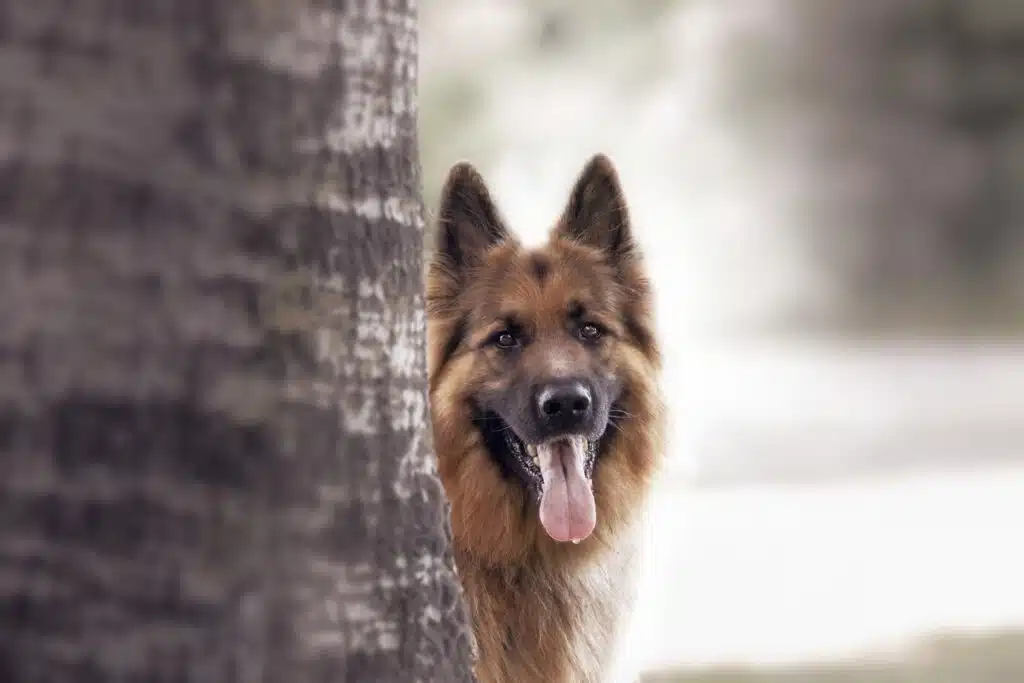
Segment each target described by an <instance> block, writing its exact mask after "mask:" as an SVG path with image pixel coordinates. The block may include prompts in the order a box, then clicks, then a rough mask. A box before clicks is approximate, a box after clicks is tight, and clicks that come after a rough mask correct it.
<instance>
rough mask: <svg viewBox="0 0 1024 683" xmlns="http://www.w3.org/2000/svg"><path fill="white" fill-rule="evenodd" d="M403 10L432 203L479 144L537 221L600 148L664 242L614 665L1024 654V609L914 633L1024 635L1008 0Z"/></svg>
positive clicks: (1001, 621)
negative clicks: (635, 584) (631, 550)
mask: <svg viewBox="0 0 1024 683" xmlns="http://www.w3.org/2000/svg"><path fill="white" fill-rule="evenodd" d="M421 22H422V23H421V26H422V29H421V31H422V32H421V51H422V56H421V86H420V92H421V98H420V117H421V126H422V128H421V138H422V156H423V165H424V184H425V192H426V199H427V204H428V208H429V209H431V210H432V209H433V207H434V206H435V204H436V199H437V193H438V192H439V188H440V183H441V182H442V179H443V176H444V174H445V172H446V171H447V169H448V168H449V167H450V166H451V165H452V164H453V163H455V162H456V161H458V160H461V159H468V160H470V161H472V162H473V163H474V164H475V165H476V166H477V167H478V168H479V169H480V170H481V172H482V173H483V175H484V176H485V178H486V179H487V181H488V183H489V185H490V186H491V188H492V191H493V193H494V195H495V198H496V200H497V202H498V204H499V206H500V208H501V210H502V212H503V213H504V214H505V216H506V218H507V219H508V221H509V223H510V224H511V226H512V227H513V228H514V229H515V230H516V231H518V232H519V233H520V234H521V235H522V236H523V237H524V238H525V239H526V240H527V241H530V242H537V241H539V240H541V239H543V237H544V235H545V234H546V231H547V229H548V228H549V227H550V225H551V222H552V221H553V220H554V218H555V217H556V215H557V214H558V212H559V210H560V209H561V208H562V204H563V202H564V201H565V199H566V196H567V193H568V190H569V187H570V184H571V183H572V181H573V179H574V178H575V176H576V174H577V173H578V172H579V170H580V168H581V167H582V165H583V163H584V162H585V161H586V160H587V158H589V157H590V156H591V155H592V154H593V153H595V152H604V153H606V154H608V155H609V156H610V157H611V158H612V159H613V161H614V162H615V164H616V166H617V167H618V169H619V172H620V175H621V178H622V182H623V186H624V189H625V192H626V196H627V199H628V200H629V203H630V211H631V213H632V216H633V220H634V223H635V230H636V234H637V237H638V239H639V240H640V241H641V243H642V245H643V247H644V250H645V253H646V255H647V259H648V262H649V264H650V269H651V273H652V278H653V280H654V284H655V288H656V291H657V296H658V319H659V328H660V332H661V343H662V345H663V347H664V349H665V354H666V372H665V377H664V385H665V387H666V391H667V394H668V395H669V399H670V409H671V412H672V434H671V447H670V450H669V453H668V459H669V462H668V467H667V470H666V472H665V474H664V476H663V477H662V479H661V482H660V485H659V490H658V492H657V494H656V496H655V499H654V500H653V501H652V506H651V510H650V512H649V521H650V524H649V527H650V529H649V538H648V543H647V544H646V547H645V551H644V560H645V568H646V572H647V573H646V575H645V580H644V582H643V585H642V596H641V601H640V604H639V605H638V609H637V613H636V615H635V618H634V624H633V628H632V630H631V632H630V638H629V639H628V642H627V650H628V653H627V654H628V656H627V659H628V664H629V665H630V666H631V667H633V669H634V670H635V671H639V672H640V673H642V674H643V676H645V678H644V679H643V680H650V681H654V680H659V681H669V680H694V681H696V680H705V679H701V678H689V677H687V678H683V676H684V673H672V674H670V673H666V672H672V671H676V672H694V673H692V675H693V676H699V675H703V674H701V673H699V672H700V671H702V670H703V669H704V668H705V667H718V666H728V665H735V664H747V665H750V666H752V667H753V669H752V670H751V671H750V672H748V673H749V675H750V676H751V678H749V680H751V681H765V682H766V683H767V681H774V680H776V679H774V678H771V676H772V675H774V674H772V671H775V669H771V668H764V667H772V666H778V665H786V666H792V667H795V668H793V669H786V670H785V673H784V674H779V676H780V678H779V680H826V681H851V682H853V681H858V682H860V681H864V682H868V681H878V682H879V683H881V682H883V681H885V682H890V681H904V680H906V681H922V682H924V681H928V682H933V683H939V682H940V681H941V682H942V683H980V682H982V681H984V682H985V683H988V681H993V682H994V681H1007V682H1009V681H1010V680H1016V679H1020V680H1024V661H1021V660H1022V659H1024V658H1021V657H1018V658H1016V659H1015V658H1013V657H1010V656H1008V655H1007V654H1006V653H1007V652H1012V651H1014V650H1015V648H1016V649H1018V650H1019V649H1024V635H1021V636H1019V637H1020V641H1019V642H1018V641H1016V640H1011V641H1010V642H1012V643H1017V645H1013V646H1006V645H1005V642H1004V640H1002V639H997V640H995V641H993V642H996V643H997V644H996V645H991V646H988V645H985V644H984V643H987V642H988V641H984V642H983V644H982V645H979V646H978V647H990V649H988V650H984V649H983V650H980V651H979V652H981V654H977V655H975V654H971V655H970V656H968V655H966V654H962V651H966V650H965V649H964V648H961V649H957V648H953V649H949V648H952V647H953V646H949V647H948V648H946V646H943V647H944V648H946V649H949V652H955V653H957V654H956V656H957V657H960V656H961V655H962V659H957V660H955V661H953V662H952V663H950V664H949V665H945V664H943V665H942V666H940V667H938V668H939V669H941V670H942V671H943V672H944V673H942V674H941V675H937V674H934V673H932V669H929V668H928V667H923V668H922V667H920V666H918V665H917V664H915V663H914V662H916V661H917V660H915V659H914V656H912V655H913V653H914V652H916V650H914V648H917V647H919V646H920V645H921V643H927V642H930V641H929V639H931V638H934V637H940V636H946V635H950V634H953V635H956V634H966V635H968V636H970V635H985V634H1002V636H1001V637H1002V638H1015V637H1018V636H1017V635H1015V634H1017V633H1018V632H1019V633H1021V634H1024V590H1021V589H1020V587H1019V583H1020V577H1021V576H1024V551H1021V550H1019V549H1018V548H1017V546H1018V545H1019V543H1015V542H1014V540H1015V539H1017V538H1019V537H1020V536H1021V535H1022V532H1021V529H1020V527H1021V526H1022V523H1024V196H1022V194H1024V192H1022V190H1021V188H1024V50H1021V49H1020V45H1022V44H1024V42H1022V41H1024V3H1020V2H1016V1H1015V0H983V1H979V2H975V3H964V2H957V0H905V1H904V2H900V3H891V2H888V0H836V2H832V3H820V2H814V1H813V0H743V1H742V2H741V1H740V0H677V1H672V0H657V1H653V0H648V1H645V2H637V3H613V2H610V1H608V0H589V1H588V2H582V1H575V2H567V3H566V2H563V3H554V2H546V1H542V0H530V1H528V2H523V3H505V2H501V1H500V0H438V1H437V2H433V3H424V5H423V6H422V8H421ZM1018 646H1019V647H1018ZM958 647H959V646H958ZM907 648H910V649H909V650H908V649H907ZM943 651H945V650H943ZM971 652H972V653H973V651H971ZM951 656H953V655H951ZM875 658H881V659H882V660H884V662H885V664H884V665H881V664H877V662H876V661H875ZM872 662H875V663H874V664H873V663H872ZM978 662H989V663H990V664H991V663H993V662H997V663H999V667H1002V668H999V669H998V671H999V672H1000V673H999V675H994V674H992V673H991V671H989V670H988V669H985V666H984V665H983V664H979V663H978ZM812 666H814V667H822V666H827V667H832V668H830V669H828V671H830V672H832V673H829V674H827V675H826V674H825V673H822V672H823V671H825V670H824V669H806V668H802V667H812ZM915 666H918V668H914V667H915ZM993 666H995V664H993ZM858 667H861V668H863V671H861V670H860V669H859V668H858ZM901 667H902V668H901ZM979 667H980V668H979ZM814 671H818V672H819V673H818V674H815V673H813V672H814ZM843 672H846V673H843ZM805 673H806V674H807V678H806V679H805V678H800V676H803V675H804V674H805ZM685 675H687V676H689V675H691V674H685ZM708 675H711V674H710V673H709V674H708ZM744 675H747V674H744ZM665 676H669V677H665ZM671 676H678V678H672V677H671ZM758 676H762V677H758ZM993 676H994V677H993ZM707 680H723V681H724V680H730V681H746V680H748V679H747V678H743V677H738V676H737V675H733V677H731V678H730V676H728V675H727V676H724V677H723V678H721V679H707Z"/></svg>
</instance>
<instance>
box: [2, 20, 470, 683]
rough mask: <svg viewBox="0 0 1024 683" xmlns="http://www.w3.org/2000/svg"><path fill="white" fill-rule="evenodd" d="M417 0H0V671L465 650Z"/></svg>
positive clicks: (219, 674) (448, 657) (431, 666)
mask: <svg viewBox="0 0 1024 683" xmlns="http://www.w3.org/2000/svg"><path fill="white" fill-rule="evenodd" d="M416 49H417V31H416V17H415V7H414V0H393V1H388V0H376V1H374V0H367V1H364V2H359V3H356V2H343V1H340V0H337V1H335V2H333V3H332V2H323V3H316V2H313V0H293V1H291V2H266V1H263V0H173V1H172V0H155V1H152V2H138V1H130V0H75V1H74V2H68V1H67V0H31V1H28V2H13V3H2V4H0V471H2V476H0V680H2V681H5V683H7V682H9V683H21V682H27V681H33V682H51V681H52V682H58V681H59V682H61V683H64V682H66V681H74V682H76V683H88V682H92V681H196V682H199V681H203V682H206V681H208V682H209V683H226V682H227V681H289V682H291V683H302V682H304V681H348V680H353V681H354V680H366V681H397V680H407V681H458V680H470V674H469V658H470V641H469V631H468V629H467V624H466V621H465V618H464V614H463V607H462V602H461V597H460V594H459V590H458V583H457V580H456V577H455V575H454V570H453V564H452V561H451V557H450V555H449V532H448V527H447V517H446V514H445V509H444V496H443V492H442V489H441V488H440V485H439V483H438V480H437V478H436V476H435V474H434V470H433V467H434V465H433V457H432V455H431V453H430V442H429V436H428V431H427V428H426V424H427V403H426V390H425V389H426V386H425V363H424V348H423V346H424V320H423V301H422V296H421V262H422V256H421V254H422V242H423V240H422V219H421V200H420V196H419V187H420V181H419V170H418V160H417V154H416V132H415V127H416V109H415V98H416V91H415V90H416V66H417V64H416V61H417V55H416Z"/></svg>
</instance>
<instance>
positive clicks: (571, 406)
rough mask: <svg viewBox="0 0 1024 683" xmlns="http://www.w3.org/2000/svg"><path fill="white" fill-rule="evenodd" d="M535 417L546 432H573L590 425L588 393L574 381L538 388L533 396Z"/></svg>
mask: <svg viewBox="0 0 1024 683" xmlns="http://www.w3.org/2000/svg"><path fill="white" fill-rule="evenodd" d="M536 409H537V417H538V418H539V420H540V423H541V425H543V426H544V428H545V430H546V431H550V432H552V433H561V432H573V431H579V430H582V429H585V428H587V427H588V426H589V424H590V422H591V421H592V418H593V414H594V401H593V399H592V397H591V393H590V389H589V388H587V386H586V385H585V384H584V383H583V382H580V381H578V380H561V381H558V382H552V383H550V384H545V385H544V386H542V387H540V389H539V390H538V391H537V394H536Z"/></svg>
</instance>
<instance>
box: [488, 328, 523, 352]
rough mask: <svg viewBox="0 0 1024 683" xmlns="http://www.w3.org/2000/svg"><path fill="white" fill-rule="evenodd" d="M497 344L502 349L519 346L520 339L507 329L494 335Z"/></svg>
mask: <svg viewBox="0 0 1024 683" xmlns="http://www.w3.org/2000/svg"><path fill="white" fill-rule="evenodd" d="M493 340H494V344H495V346H497V347H499V348H502V349H512V348H515V347H517V346H519V340H518V339H516V337H515V335H514V334H512V333H511V332H509V331H507V330H505V331H502V332H498V333H497V334H496V335H494V337H493Z"/></svg>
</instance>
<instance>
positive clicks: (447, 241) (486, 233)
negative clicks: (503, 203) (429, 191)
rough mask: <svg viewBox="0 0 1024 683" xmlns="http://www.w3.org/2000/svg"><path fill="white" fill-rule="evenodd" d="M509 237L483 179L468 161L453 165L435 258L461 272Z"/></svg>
mask: <svg viewBox="0 0 1024 683" xmlns="http://www.w3.org/2000/svg"><path fill="white" fill-rule="evenodd" d="M508 238H509V233H508V230H507V229H506V228H505V224H504V222H503V221H502V220H501V216H500V215H499V213H498V210H497V207H496V206H495V204H494V202H493V201H492V200H491V195H490V193H489V192H488V191H487V184H486V183H485V182H484V179H483V177H482V176H481V175H480V174H479V173H478V172H477V170H476V169H475V168H473V166H472V164H470V163H469V162H466V161H463V162H460V163H458V164H456V165H455V166H453V167H452V169H451V170H450V171H449V172H448V178H447V180H446V181H445V184H444V189H443V190H442V191H441V207H440V215H439V220H438V230H437V243H436V245H435V247H436V252H437V253H436V255H437V256H439V257H441V258H443V259H444V260H445V261H447V265H448V267H449V268H451V269H453V270H455V271H456V272H462V271H463V270H464V269H465V268H466V267H468V266H471V265H473V264H476V263H478V262H479V261H480V259H481V258H482V256H483V254H484V252H486V251H487V250H488V249H489V248H491V247H492V246H494V245H495V244H498V243H499V242H503V241H505V240H507V239H508Z"/></svg>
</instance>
